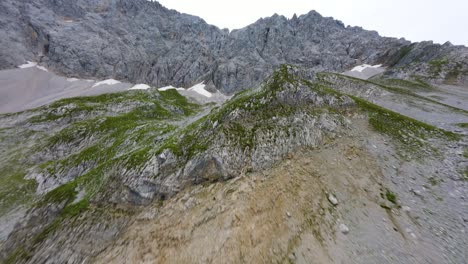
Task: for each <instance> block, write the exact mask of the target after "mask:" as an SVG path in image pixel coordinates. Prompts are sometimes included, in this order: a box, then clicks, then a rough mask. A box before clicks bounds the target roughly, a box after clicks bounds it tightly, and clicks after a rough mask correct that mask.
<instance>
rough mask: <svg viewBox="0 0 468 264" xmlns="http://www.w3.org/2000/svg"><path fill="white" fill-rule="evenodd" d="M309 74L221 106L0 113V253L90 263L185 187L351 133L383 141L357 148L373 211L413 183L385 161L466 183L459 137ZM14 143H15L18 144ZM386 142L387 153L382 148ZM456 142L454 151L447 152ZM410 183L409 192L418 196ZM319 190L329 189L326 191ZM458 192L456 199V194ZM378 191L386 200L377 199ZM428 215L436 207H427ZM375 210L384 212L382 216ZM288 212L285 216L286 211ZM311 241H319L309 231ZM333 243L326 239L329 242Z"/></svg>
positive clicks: (425, 176)
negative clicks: (5, 228) (365, 165)
mask: <svg viewBox="0 0 468 264" xmlns="http://www.w3.org/2000/svg"><path fill="white" fill-rule="evenodd" d="M307 74H308V73H307V71H302V70H299V69H297V68H295V67H292V66H282V67H281V68H280V70H278V71H276V72H274V74H273V75H272V76H271V77H270V78H269V79H268V80H267V81H266V82H265V83H264V84H263V85H261V86H260V87H259V88H257V89H255V90H248V91H245V92H242V93H240V94H237V95H236V96H235V97H234V98H232V99H231V100H230V101H228V102H226V103H225V104H223V105H222V106H218V107H216V106H214V105H213V104H209V105H205V106H200V105H196V104H192V103H189V102H188V101H187V100H186V99H185V98H184V97H182V96H180V95H179V94H178V93H177V91H175V90H170V91H166V92H159V91H157V90H155V89H153V90H148V91H129V92H124V93H117V94H110V95H101V96H98V97H85V98H74V99H66V100H62V101H59V102H57V103H55V104H52V105H50V106H47V107H42V108H39V109H35V110H30V111H26V112H22V113H18V114H9V115H3V116H2V122H1V123H2V131H1V132H2V138H3V139H2V142H4V145H2V148H3V150H4V151H2V153H3V154H2V157H1V161H2V162H3V165H2V167H5V166H6V164H10V165H8V166H7V167H9V168H10V170H9V173H8V174H5V175H2V179H3V180H4V181H5V182H6V183H7V185H5V186H4V187H3V188H4V189H3V190H2V195H3V196H4V197H12V198H11V199H9V200H5V201H7V203H5V204H3V205H2V210H3V212H4V213H3V214H4V217H3V219H6V218H5V217H10V220H9V222H17V224H16V225H15V227H14V229H13V230H12V232H11V234H9V236H8V239H7V240H6V241H5V242H4V244H3V248H2V251H1V252H2V259H3V260H4V261H7V263H8V262H17V263H23V262H27V263H37V262H43V261H45V260H49V261H56V262H63V261H66V260H70V259H71V260H72V261H71V262H73V263H78V262H80V263H81V262H83V261H84V262H91V261H93V258H94V257H99V256H98V255H99V254H100V253H101V252H102V251H103V250H106V249H108V250H110V252H111V251H112V248H113V247H114V246H112V244H113V243H114V242H115V241H116V239H117V237H119V236H120V235H121V234H122V233H123V232H124V231H125V230H132V227H131V223H132V222H133V221H134V220H135V217H140V216H138V215H139V214H140V213H141V214H143V215H146V214H148V213H150V212H152V211H154V210H156V211H158V210H159V209H155V208H158V207H159V206H160V204H161V203H163V204H166V203H167V204H168V205H167V206H169V207H172V206H173V203H174V202H175V201H177V200H174V198H173V197H174V196H176V195H177V194H178V193H180V192H182V193H184V191H185V190H187V189H188V190H190V189H191V188H193V186H207V188H210V187H208V186H210V185H211V184H212V183H214V182H221V184H222V185H223V182H225V181H228V180H230V179H236V178H238V177H239V176H240V175H245V174H247V175H250V174H251V173H255V174H256V175H257V174H258V175H261V173H262V172H265V173H267V174H269V173H270V172H269V169H271V168H272V167H273V168H274V166H276V165H275V164H280V163H281V162H282V161H283V160H284V159H285V158H287V157H288V156H290V155H293V154H292V153H295V152H297V151H300V150H304V151H306V152H304V153H309V154H304V155H306V157H308V156H309V155H316V154H313V153H316V152H315V149H323V148H328V147H330V146H333V145H334V144H339V143H338V142H341V141H340V140H339V139H340V138H347V139H349V140H350V144H351V145H353V144H358V142H360V140H359V139H356V138H353V137H354V136H353V135H359V134H368V133H370V134H371V135H373V136H374V135H375V136H376V137H378V138H379V140H381V141H371V142H369V143H366V144H365V146H362V147H364V148H368V151H370V152H371V153H372V156H374V158H371V160H372V159H376V160H377V161H379V162H383V163H380V165H379V166H380V169H382V170H383V171H385V173H384V175H383V176H382V178H381V180H378V181H377V182H374V183H373V184H372V186H374V187H372V190H373V191H372V192H374V195H375V196H376V197H379V193H381V195H382V197H383V198H382V199H383V200H381V201H375V200H374V198H372V201H374V208H376V209H378V208H380V207H379V206H382V207H384V208H387V209H388V210H393V209H395V210H397V211H396V212H399V211H398V210H400V209H398V208H399V207H397V206H396V205H398V204H396V205H395V204H394V203H397V202H396V201H395V200H394V198H391V197H393V196H392V195H390V194H391V193H392V192H396V193H397V195H398V197H400V196H401V197H407V198H405V200H404V202H406V199H410V198H408V196H411V192H409V191H408V190H406V189H401V186H406V185H408V184H410V183H406V185H405V184H401V183H400V184H397V183H395V182H396V181H394V180H390V178H392V177H395V176H390V175H394V173H395V169H393V168H392V167H391V166H390V165H389V164H387V163H385V161H386V160H388V159H389V158H390V157H392V160H394V161H393V162H394V163H393V164H395V165H393V166H398V168H400V170H401V171H400V174H399V175H400V176H399V177H403V178H406V177H405V176H402V175H413V176H412V177H415V179H417V181H418V182H419V181H430V179H433V182H435V181H436V182H438V181H444V182H446V183H447V184H451V183H452V180H449V179H448V178H446V177H447V176H446V175H451V176H450V177H454V178H453V179H456V180H460V179H463V177H465V176H463V173H464V172H463V166H464V165H463V162H462V160H460V156H457V155H458V154H457V152H454V151H455V150H456V151H458V149H459V148H460V147H459V146H458V145H457V143H456V142H457V141H459V140H461V139H462V137H461V136H460V135H457V134H454V133H451V132H447V131H444V130H441V129H438V128H436V127H433V126H430V125H427V124H425V123H421V122H419V121H416V120H414V119H411V118H407V117H404V116H401V115H399V114H397V113H395V112H391V111H388V110H386V109H384V108H381V107H378V106H376V105H373V104H371V103H369V102H367V101H365V100H363V99H360V98H359V97H355V96H356V95H357V96H360V95H359V94H350V95H346V94H343V93H342V92H341V91H339V90H334V89H332V87H333V85H332V83H331V82H330V81H331V80H328V81H327V80H325V79H321V77H320V78H318V80H319V81H316V82H310V81H308V80H307V79H304V78H303V76H307ZM343 78H344V80H346V78H348V77H344V76H343ZM362 82H363V84H362V85H361V86H358V87H356V88H354V89H356V90H351V91H359V90H360V89H362V88H364V87H365V85H366V82H365V81H362ZM210 109H211V110H210ZM362 122H364V124H363V123H362ZM366 122H368V124H366ZM370 128H372V129H370ZM12 131H15V133H12ZM45 131H47V132H48V133H45ZM353 131H354V132H353ZM374 131H375V132H374ZM355 133H357V134H355ZM378 133H382V134H378ZM377 135H378V136H377ZM13 137H14V138H16V139H20V142H23V143H22V144H21V143H20V144H18V143H14V142H15V141H14V140H13ZM383 142H385V144H383ZM389 142H390V143H391V145H387V144H390V143H389ZM453 144H456V145H457V147H456V149H453V148H451V146H452V145H453ZM359 145H361V143H359ZM13 146H14V147H13ZM377 146H379V147H377ZM388 146H392V147H391V150H390V149H389V150H388V151H390V152H389V153H391V154H389V155H390V156H388V157H387V156H385V157H386V158H385V157H380V156H379V154H378V153H379V152H378V151H377V149H381V148H387V147H388ZM374 147H375V148H374ZM358 148H359V147H358ZM374 151H377V152H374ZM26 153H27V154H26ZM385 153H387V152H385ZM317 155H318V154H317ZM365 155H368V154H365ZM375 155H376V156H375ZM317 158H318V157H317ZM336 158H338V157H336ZM372 162H376V161H372ZM415 168H417V169H418V170H421V171H420V172H418V173H417V175H419V176H414V174H413V173H414V171H413V170H414V169H415ZM436 168H438V169H436ZM440 168H443V169H440ZM296 169H297V168H296ZM387 170H389V171H388V172H387ZM434 170H437V171H438V172H437V173H435V172H434ZM377 171H378V169H377ZM296 172H297V171H296ZM296 172H294V173H296ZM422 172H424V173H422ZM259 173H260V174H259ZM327 173H328V172H327ZM329 173H332V171H331V170H330V172H329ZM387 173H390V174H387ZM439 173H442V175H438V174H439ZM17 175H21V176H23V175H27V176H26V179H34V180H35V182H37V183H38V185H37V186H34V183H30V182H27V181H24V180H22V181H19V182H18V180H17V179H18V178H20V179H22V177H18V176H17ZM353 175H355V174H354V173H353ZM365 177H367V176H365ZM389 177H390V178H389ZM421 177H422V178H421ZM265 180H267V178H265ZM369 180H370V179H369ZM18 184H21V185H18ZM411 184H413V185H415V187H414V188H418V187H417V186H419V185H418V184H414V183H411ZM222 185H221V186H222ZM8 186H10V187H11V188H10V187H8ZM12 186H24V188H17V187H16V188H13V187H12ZM378 186H380V187H378ZM441 186H444V187H443V188H450V187H449V186H445V184H444V185H441ZM361 187H362V186H361ZM361 187H360V188H361ZM34 188H36V190H37V192H36V193H35V194H32V195H30V196H28V197H25V199H18V197H21V195H22V193H24V192H25V193H28V194H31V189H34ZM199 188H205V187H199ZM221 188H223V187H221ZM323 188H325V189H330V190H331V189H332V186H331V185H324V187H323ZM356 188H357V187H356ZM379 188H380V189H379ZM441 188H442V187H441ZM460 188H461V187H456V188H455V189H456V190H463V188H461V189H460ZM325 189H323V190H325ZM385 190H388V191H387V193H389V194H388V195H387V196H388V197H387V199H388V200H389V201H385V199H384V198H385ZM415 190H416V189H415ZM340 192H341V191H340ZM343 192H344V191H343ZM408 192H409V193H408ZM317 195H319V194H317ZM439 195H440V194H439ZM447 195H448V192H447ZM191 196H192V195H191V194H189V195H188V197H191ZM15 197H16V198H15ZM320 197H321V195H319V196H317V199H322V198H320ZM314 199H316V198H314ZM446 199H452V198H448V197H447V198H446ZM454 199H455V198H454ZM457 199H458V198H457ZM202 201H203V200H202ZM203 203H205V202H203ZM158 204H159V205H158ZM232 206H234V207H235V206H236V205H235V204H234V205H232ZM426 206H430V207H431V208H439V207H440V206H442V205H441V204H439V203H435V202H434V203H433V202H431V204H430V205H426ZM153 207H155V208H153ZM18 208H26V209H27V211H23V213H24V216H23V215H19V216H14V217H13V216H9V214H8V212H12V210H18ZM151 208H153V209H151ZM161 210H162V211H161V212H166V209H163V208H161ZM167 210H169V211H167V212H170V210H172V209H167ZM298 210H299V209H298ZM380 210H382V211H381V212H380V213H383V212H385V210H386V209H380ZM438 210H442V209H438ZM443 210H445V211H446V213H445V214H443V217H445V218H446V217H448V216H450V219H452V218H453V219H454V221H458V220H456V219H458V218H457V213H459V212H460V208H459V207H458V206H456V205H453V206H451V207H450V209H443ZM447 210H448V211H447ZM293 212H295V211H292V209H291V212H290V213H293ZM272 213H273V212H272ZM274 213H275V214H276V213H278V212H274ZM281 213H285V212H281ZM343 213H344V212H343ZM5 214H6V216H5ZM377 215H378V214H377ZM152 217H153V216H152ZM360 217H364V216H360ZM326 218H327V219H328V217H326ZM163 219H164V218H163ZM169 219H170V218H169ZM333 219H335V220H336V218H333ZM166 220H168V219H166ZM166 220H164V221H166ZM335 220H333V221H335ZM407 220H408V219H406V220H404V221H405V222H406V221H407ZM200 221H202V222H201V223H203V222H204V221H205V220H201V219H200ZM301 221H302V220H301ZM327 221H328V220H327ZM333 221H332V222H328V224H327V225H328V226H329V227H328V228H331V226H334V224H333V223H335V222H333ZM363 221H364V220H363ZM366 221H367V220H366ZM368 221H371V220H368ZM418 221H422V220H418ZM425 221H426V220H425ZM427 221H435V222H434V223H432V222H431V225H432V224H435V225H438V224H440V223H441V220H440V219H439V218H431V220H427ZM246 224H248V223H246ZM319 226H320V228H325V226H322V225H321V224H320V225H319ZM453 227H454V226H453V225H448V227H447V228H453ZM127 228H130V229H127ZM156 228H158V227H156ZM317 228H319V227H317ZM396 228H397V229H398V230H400V227H396ZM314 230H315V231H314ZM450 230H452V229H450ZM312 231H313V232H312V234H314V236H315V238H316V239H319V237H317V234H316V232H317V230H316V229H314V228H312ZM400 231H401V230H400ZM314 232H315V233H314ZM320 232H322V231H320ZM324 232H325V231H324ZM421 232H423V233H424V234H425V235H424V238H425V239H430V238H432V236H433V233H432V232H430V230H427V229H423V231H421ZM450 232H452V231H450ZM332 234H333V233H324V236H327V237H328V236H331V235H332ZM168 235H170V236H172V235H171V234H168ZM239 235H240V233H239ZM369 235H371V234H369ZM289 239H293V238H288V239H287V240H289ZM329 239H332V237H328V238H326V240H327V241H329ZM460 239H461V238H460V237H459V236H456V238H454V240H453V241H452V242H451V243H454V244H455V245H461V244H463V243H464V242H463V240H460ZM392 241H393V240H392ZM436 241H438V240H436ZM368 242H369V243H372V242H373V240H372V239H371V240H369V241H368ZM118 243H120V242H118ZM392 243H393V242H392ZM395 243H397V242H395ZM317 245H318V244H317ZM443 245H444V246H447V247H450V245H452V244H447V243H445V244H443ZM432 246H434V245H433V244H431V247H432ZM129 250H131V248H129ZM282 250H283V249H282ZM441 250H443V252H445V249H441ZM281 252H282V251H281ZM290 253H291V252H289V251H286V252H284V254H290ZM114 254H115V253H110V255H109V256H113V255H114ZM282 254H283V253H281V254H280V255H278V256H283V255H282ZM343 254H345V253H343ZM346 254H348V253H346ZM419 254H420V255H418V256H419V257H421V258H423V259H427V258H429V259H430V258H432V257H429V256H428V255H425V253H423V252H419ZM450 254H451V257H452V258H453V259H459V258H460V257H461V255H460V252H455V253H453V254H452V253H450ZM286 256H287V255H286ZM403 256H404V255H402V256H400V257H403ZM102 257H105V255H103V256H102ZM367 257H371V256H367ZM275 258H276V257H275ZM104 259H106V258H104ZM371 259H374V258H371ZM376 259H379V258H376ZM200 261H201V262H203V261H204V259H200Z"/></svg>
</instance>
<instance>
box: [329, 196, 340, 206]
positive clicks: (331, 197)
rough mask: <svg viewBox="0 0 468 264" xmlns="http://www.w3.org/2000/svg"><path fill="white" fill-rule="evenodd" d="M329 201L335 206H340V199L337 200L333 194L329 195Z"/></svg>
mask: <svg viewBox="0 0 468 264" xmlns="http://www.w3.org/2000/svg"><path fill="white" fill-rule="evenodd" d="M327 198H328V201H329V202H330V203H331V204H333V205H334V206H337V205H338V199H336V197H335V196H334V195H333V194H331V193H330V194H328V197H327Z"/></svg>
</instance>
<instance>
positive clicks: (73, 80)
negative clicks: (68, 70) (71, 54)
mask: <svg viewBox="0 0 468 264" xmlns="http://www.w3.org/2000/svg"><path fill="white" fill-rule="evenodd" d="M79 80H80V79H77V78H67V81H69V82H77V81H79Z"/></svg>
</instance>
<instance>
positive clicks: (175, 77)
mask: <svg viewBox="0 0 468 264" xmlns="http://www.w3.org/2000/svg"><path fill="white" fill-rule="evenodd" d="M1 5H2V6H1V7H2V11H1V12H2V14H1V18H0V19H1V20H2V21H1V23H2V25H3V26H2V27H1V29H0V36H1V41H2V42H1V44H2V46H3V47H4V48H2V51H1V52H2V56H0V57H1V61H0V68H2V69H5V68H11V67H15V66H16V65H19V64H22V63H23V62H24V61H25V60H33V61H40V62H41V63H42V64H44V65H46V66H47V67H48V68H50V69H51V70H53V71H56V72H58V73H61V74H65V75H68V76H74V77H86V78H110V77H112V78H116V79H120V80H127V81H131V82H133V83H148V84H152V85H155V86H165V85H169V84H172V85H181V86H183V85H186V86H187V85H191V84H194V83H195V82H199V81H201V80H204V81H206V82H207V83H210V84H212V85H215V86H216V88H218V89H219V90H221V91H222V92H225V93H229V94H232V93H234V92H235V91H239V90H242V89H246V88H251V87H255V86H256V85H258V84H259V83H260V82H261V81H263V80H264V79H265V78H266V77H267V76H269V74H271V73H272V71H273V70H274V69H276V68H278V66H279V65H280V64H282V63H290V64H295V65H299V66H302V67H304V68H306V69H308V70H309V71H310V72H317V71H323V70H327V71H343V70H345V69H348V68H349V67H351V66H353V65H356V64H360V63H364V62H365V63H371V64H375V63H386V62H388V60H389V58H391V57H392V55H393V54H395V53H397V52H398V49H399V48H400V47H402V46H403V45H408V44H409V42H407V41H404V40H397V39H391V38H382V37H380V36H379V35H378V34H377V33H376V32H370V31H366V30H363V29H361V28H350V27H348V28H346V27H344V25H343V24H342V23H341V22H340V21H337V20H334V19H332V18H324V17H322V16H320V15H319V14H318V13H316V12H314V11H312V12H310V13H308V14H306V15H303V16H300V17H296V16H295V17H294V18H292V19H286V18H285V17H283V16H278V15H275V16H273V17H270V18H267V19H261V20H259V21H257V22H256V23H254V24H252V25H250V26H248V27H246V28H243V29H240V30H234V31H233V32H231V33H229V32H227V31H223V30H220V29H218V28H216V27H214V26H210V25H208V24H206V23H205V22H204V21H203V20H202V19H200V18H197V17H194V16H189V15H185V14H180V13H178V12H176V11H173V10H168V9H166V8H165V7H163V6H161V5H160V4H159V3H157V2H149V1H146V0H136V1H131V0H105V1H104V0H102V1H91V0H79V1H56V0H27V1H21V2H18V1H12V0H8V1H3V2H2V3H1ZM311 76H312V75H311Z"/></svg>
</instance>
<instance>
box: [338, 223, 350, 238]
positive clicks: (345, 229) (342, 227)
mask: <svg viewBox="0 0 468 264" xmlns="http://www.w3.org/2000/svg"><path fill="white" fill-rule="evenodd" d="M338 229H339V230H340V232H341V233H343V234H344V235H347V234H348V233H349V228H348V226H346V225H345V224H340V225H339V227H338Z"/></svg>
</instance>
